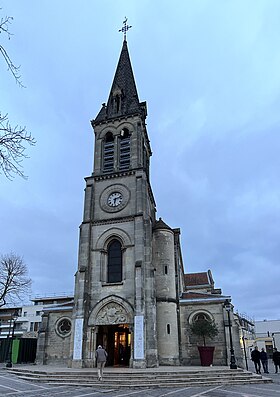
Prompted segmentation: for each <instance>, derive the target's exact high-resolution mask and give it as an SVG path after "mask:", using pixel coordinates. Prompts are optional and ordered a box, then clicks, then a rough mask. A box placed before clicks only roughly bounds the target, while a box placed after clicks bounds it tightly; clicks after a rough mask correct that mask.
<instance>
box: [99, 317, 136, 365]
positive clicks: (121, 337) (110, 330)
mask: <svg viewBox="0 0 280 397" xmlns="http://www.w3.org/2000/svg"><path fill="white" fill-rule="evenodd" d="M98 345H102V346H104V347H105V348H106V350H107V352H108V361H107V365H108V366H129V360H130V355H131V333H130V331H129V327H128V325H127V324H118V325H99V326H98V330H97V336H96V347H97V346H98Z"/></svg>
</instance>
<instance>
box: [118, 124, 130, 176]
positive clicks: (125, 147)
mask: <svg viewBox="0 0 280 397" xmlns="http://www.w3.org/2000/svg"><path fill="white" fill-rule="evenodd" d="M129 167H130V134H129V131H128V129H127V128H124V129H123V130H122V131H121V136H120V153H119V170H120V171H125V170H128V169H129Z"/></svg>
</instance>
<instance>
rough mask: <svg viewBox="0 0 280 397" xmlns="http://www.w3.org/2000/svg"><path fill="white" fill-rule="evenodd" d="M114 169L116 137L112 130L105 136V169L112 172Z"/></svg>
mask: <svg viewBox="0 0 280 397" xmlns="http://www.w3.org/2000/svg"><path fill="white" fill-rule="evenodd" d="M113 170H114V137H113V134H112V133H111V132H108V133H107V134H106V136H105V141H104V143H103V171H104V172H111V171H113Z"/></svg>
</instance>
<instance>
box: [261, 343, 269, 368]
mask: <svg viewBox="0 0 280 397" xmlns="http://www.w3.org/2000/svg"><path fill="white" fill-rule="evenodd" d="M260 358H261V362H262V366H263V370H264V373H265V374H269V372H268V358H267V352H266V351H265V350H264V348H262V350H261V352H260Z"/></svg>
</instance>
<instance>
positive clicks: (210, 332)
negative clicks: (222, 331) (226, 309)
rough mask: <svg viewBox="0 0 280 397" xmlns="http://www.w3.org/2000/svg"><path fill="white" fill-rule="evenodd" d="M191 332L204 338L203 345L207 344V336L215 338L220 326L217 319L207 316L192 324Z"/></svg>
mask: <svg viewBox="0 0 280 397" xmlns="http://www.w3.org/2000/svg"><path fill="white" fill-rule="evenodd" d="M190 329H191V332H192V333H193V334H194V335H197V336H198V337H201V338H202V339H203V345H204V346H206V338H210V339H213V338H215V336H216V335H218V328H217V325H216V323H215V321H214V320H213V321H210V320H207V319H206V318H198V319H197V320H195V321H193V322H192V324H191V326H190Z"/></svg>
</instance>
